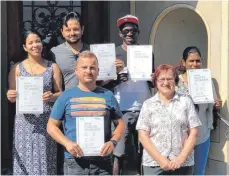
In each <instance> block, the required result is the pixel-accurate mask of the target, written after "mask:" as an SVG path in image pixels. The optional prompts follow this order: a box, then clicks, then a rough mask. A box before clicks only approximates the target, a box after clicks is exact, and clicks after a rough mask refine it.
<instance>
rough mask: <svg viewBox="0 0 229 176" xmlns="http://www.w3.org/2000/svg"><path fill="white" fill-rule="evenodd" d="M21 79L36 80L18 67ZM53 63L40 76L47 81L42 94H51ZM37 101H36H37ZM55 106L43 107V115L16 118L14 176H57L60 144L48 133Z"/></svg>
mask: <svg viewBox="0 0 229 176" xmlns="http://www.w3.org/2000/svg"><path fill="white" fill-rule="evenodd" d="M19 69H20V76H34V75H31V74H30V73H28V72H27V71H26V69H25V68H24V66H23V63H22V62H21V63H19ZM52 74H53V70H52V62H50V61H49V62H48V64H47V68H46V70H45V71H44V72H43V73H41V74H40V75H36V76H42V77H43V79H44V85H43V91H44V92H46V91H49V90H52ZM35 101H36V100H35ZM52 106H53V103H51V102H48V103H44V113H43V114H39V115H35V114H18V115H15V127H14V140H13V174H14V175H54V174H56V162H57V158H56V157H57V156H56V155H57V144H56V142H55V141H54V140H52V138H51V137H50V136H49V135H48V134H47V132H46V125H47V122H48V118H49V115H50V112H51V108H52Z"/></svg>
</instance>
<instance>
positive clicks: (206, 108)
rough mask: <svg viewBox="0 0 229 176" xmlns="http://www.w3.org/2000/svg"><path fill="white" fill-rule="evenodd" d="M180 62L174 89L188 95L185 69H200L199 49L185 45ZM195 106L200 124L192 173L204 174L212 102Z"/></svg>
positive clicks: (217, 102)
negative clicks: (179, 72) (181, 67)
mask: <svg viewBox="0 0 229 176" xmlns="http://www.w3.org/2000/svg"><path fill="white" fill-rule="evenodd" d="M181 62H182V66H183V67H184V73H183V74H181V75H179V82H178V86H177V88H176V91H177V92H179V93H182V94H185V95H189V92H188V79H187V72H186V70H187V69H200V68H201V67H202V59H201V53H200V50H199V49H198V48H197V47H195V46H190V47H187V48H186V49H185V50H184V52H183V58H182V61H181ZM213 86H214V85H213ZM213 88H214V87H213ZM213 91H214V89H213ZM214 95H215V93H214ZM214 98H215V106H216V108H218V109H219V108H220V107H221V104H222V101H221V100H220V99H219V98H217V97H214ZM195 106H196V111H197V112H198V115H199V118H200V121H201V123H202V126H199V127H198V136H197V141H196V146H195V148H194V150H195V153H194V158H195V165H194V175H204V173H205V167H206V164H207V158H208V152H209V147H210V131H211V129H213V126H212V124H213V114H212V111H213V106H214V104H213V103H212V104H211V103H206V104H198V105H195Z"/></svg>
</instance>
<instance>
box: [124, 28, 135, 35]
mask: <svg viewBox="0 0 229 176" xmlns="http://www.w3.org/2000/svg"><path fill="white" fill-rule="evenodd" d="M129 32H131V33H132V34H133V35H136V34H137V33H138V29H136V28H134V29H124V30H122V34H123V35H127V34H128V33H129Z"/></svg>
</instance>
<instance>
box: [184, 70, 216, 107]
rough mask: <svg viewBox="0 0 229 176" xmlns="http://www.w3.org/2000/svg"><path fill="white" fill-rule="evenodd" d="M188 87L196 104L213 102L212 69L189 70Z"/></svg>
mask: <svg viewBox="0 0 229 176" xmlns="http://www.w3.org/2000/svg"><path fill="white" fill-rule="evenodd" d="M187 74H188V86H189V87H188V88H189V94H190V95H191V97H192V99H193V101H194V103H195V104H202V103H213V102H214V97H213V91H212V79H211V71H210V69H191V70H188V72H187Z"/></svg>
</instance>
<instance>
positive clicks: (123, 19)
mask: <svg viewBox="0 0 229 176" xmlns="http://www.w3.org/2000/svg"><path fill="white" fill-rule="evenodd" d="M124 23H134V24H136V25H139V20H138V18H137V17H136V16H133V15H126V16H124V17H121V18H119V19H118V21H117V26H118V27H120V26H122V25H123V24H124Z"/></svg>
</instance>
